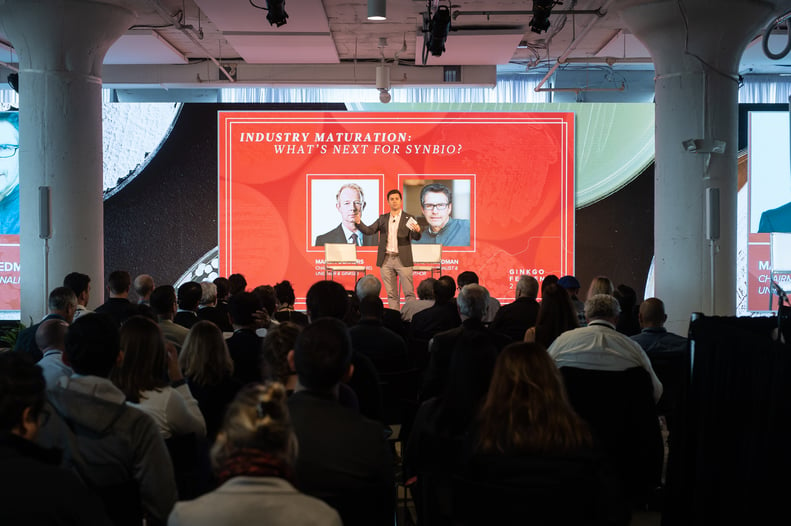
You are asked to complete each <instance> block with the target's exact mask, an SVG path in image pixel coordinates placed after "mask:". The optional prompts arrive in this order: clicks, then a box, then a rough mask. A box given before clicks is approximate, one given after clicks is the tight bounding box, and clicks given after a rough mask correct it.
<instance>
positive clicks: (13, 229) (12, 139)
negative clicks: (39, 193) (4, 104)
mask: <svg viewBox="0 0 791 526" xmlns="http://www.w3.org/2000/svg"><path fill="white" fill-rule="evenodd" d="M0 234H17V235H18V234H19V113H18V112H16V111H8V112H0Z"/></svg>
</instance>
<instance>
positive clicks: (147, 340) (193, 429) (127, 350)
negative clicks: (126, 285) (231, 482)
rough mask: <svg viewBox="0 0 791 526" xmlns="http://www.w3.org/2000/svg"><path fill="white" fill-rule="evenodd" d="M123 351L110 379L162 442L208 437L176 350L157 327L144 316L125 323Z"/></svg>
mask: <svg viewBox="0 0 791 526" xmlns="http://www.w3.org/2000/svg"><path fill="white" fill-rule="evenodd" d="M121 351H122V358H121V362H120V363H119V364H118V365H117V366H116V367H115V369H114V370H113V373H112V376H111V378H112V380H113V383H115V385H117V386H118V388H119V389H121V391H123V392H124V394H125V395H126V401H127V404H129V405H131V406H133V407H136V408H138V409H140V410H141V411H143V412H144V413H146V414H148V415H150V416H151V418H153V419H154V421H155V422H156V423H157V426H159V432H160V433H161V434H162V437H163V438H170V437H172V436H177V435H188V434H190V433H194V434H195V435H197V436H206V421H205V420H204V418H203V415H202V414H201V412H200V408H199V407H198V401H197V400H195V398H194V397H193V396H192V392H191V391H190V388H189V386H188V385H187V381H186V380H185V379H184V375H183V374H182V372H181V368H180V367H179V362H178V355H177V353H176V349H175V347H173V345H167V347H166V346H165V340H164V339H163V338H162V332H160V330H159V327H157V324H156V323H154V322H153V321H151V320H150V319H148V318H145V317H143V316H133V317H131V318H129V319H128V320H126V322H124V324H123V325H122V326H121ZM166 378H169V381H168V380H166Z"/></svg>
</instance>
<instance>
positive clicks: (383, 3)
mask: <svg viewBox="0 0 791 526" xmlns="http://www.w3.org/2000/svg"><path fill="white" fill-rule="evenodd" d="M368 20H387V0H368Z"/></svg>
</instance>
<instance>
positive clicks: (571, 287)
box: [558, 276, 586, 327]
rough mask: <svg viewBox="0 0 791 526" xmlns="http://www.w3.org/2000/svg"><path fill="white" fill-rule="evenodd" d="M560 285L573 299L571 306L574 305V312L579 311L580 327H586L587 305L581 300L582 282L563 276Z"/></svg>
mask: <svg viewBox="0 0 791 526" xmlns="http://www.w3.org/2000/svg"><path fill="white" fill-rule="evenodd" d="M558 285H559V286H560V287H562V288H564V289H566V292H567V293H568V295H569V297H570V298H571V304H572V305H574V310H576V311H577V321H578V322H579V326H580V327H584V326H585V323H586V321H585V303H584V302H582V301H581V300H580V299H579V293H580V282H579V280H578V279H577V278H575V277H574V276H563V277H562V278H560V279H559V280H558Z"/></svg>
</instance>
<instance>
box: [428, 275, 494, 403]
mask: <svg viewBox="0 0 791 526" xmlns="http://www.w3.org/2000/svg"><path fill="white" fill-rule="evenodd" d="M488 298H489V293H488V292H487V291H486V289H485V288H483V287H481V286H480V285H476V284H474V283H473V284H471V285H466V286H465V287H464V288H463V289H461V293H460V294H459V299H458V304H459V312H460V313H461V315H462V316H463V317H464V318H465V320H464V321H463V322H462V324H461V327H457V328H455V329H451V330H449V331H444V332H440V333H438V334H437V335H436V336H434V338H432V340H431V343H430V344H429V355H430V356H431V358H430V362H429V366H428V369H427V370H426V377H425V379H424V382H423V388H422V389H421V392H420V399H421V400H428V399H429V398H431V397H434V396H437V395H439V394H440V393H442V391H443V390H444V389H445V386H446V385H447V382H448V374H449V370H450V363H451V358H452V356H453V354H454V353H455V352H456V348H457V346H458V344H459V342H463V341H465V340H470V339H477V340H478V341H488V342H491V343H492V344H493V345H494V346H495V348H497V349H498V350H500V349H502V348H503V347H505V345H506V344H508V343H509V340H508V337H507V336H505V335H503V334H500V333H498V332H495V331H493V330H491V329H488V328H487V327H486V326H484V325H483V321H482V320H483V317H484V316H485V315H486V309H487V307H488V304H489V302H488Z"/></svg>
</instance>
